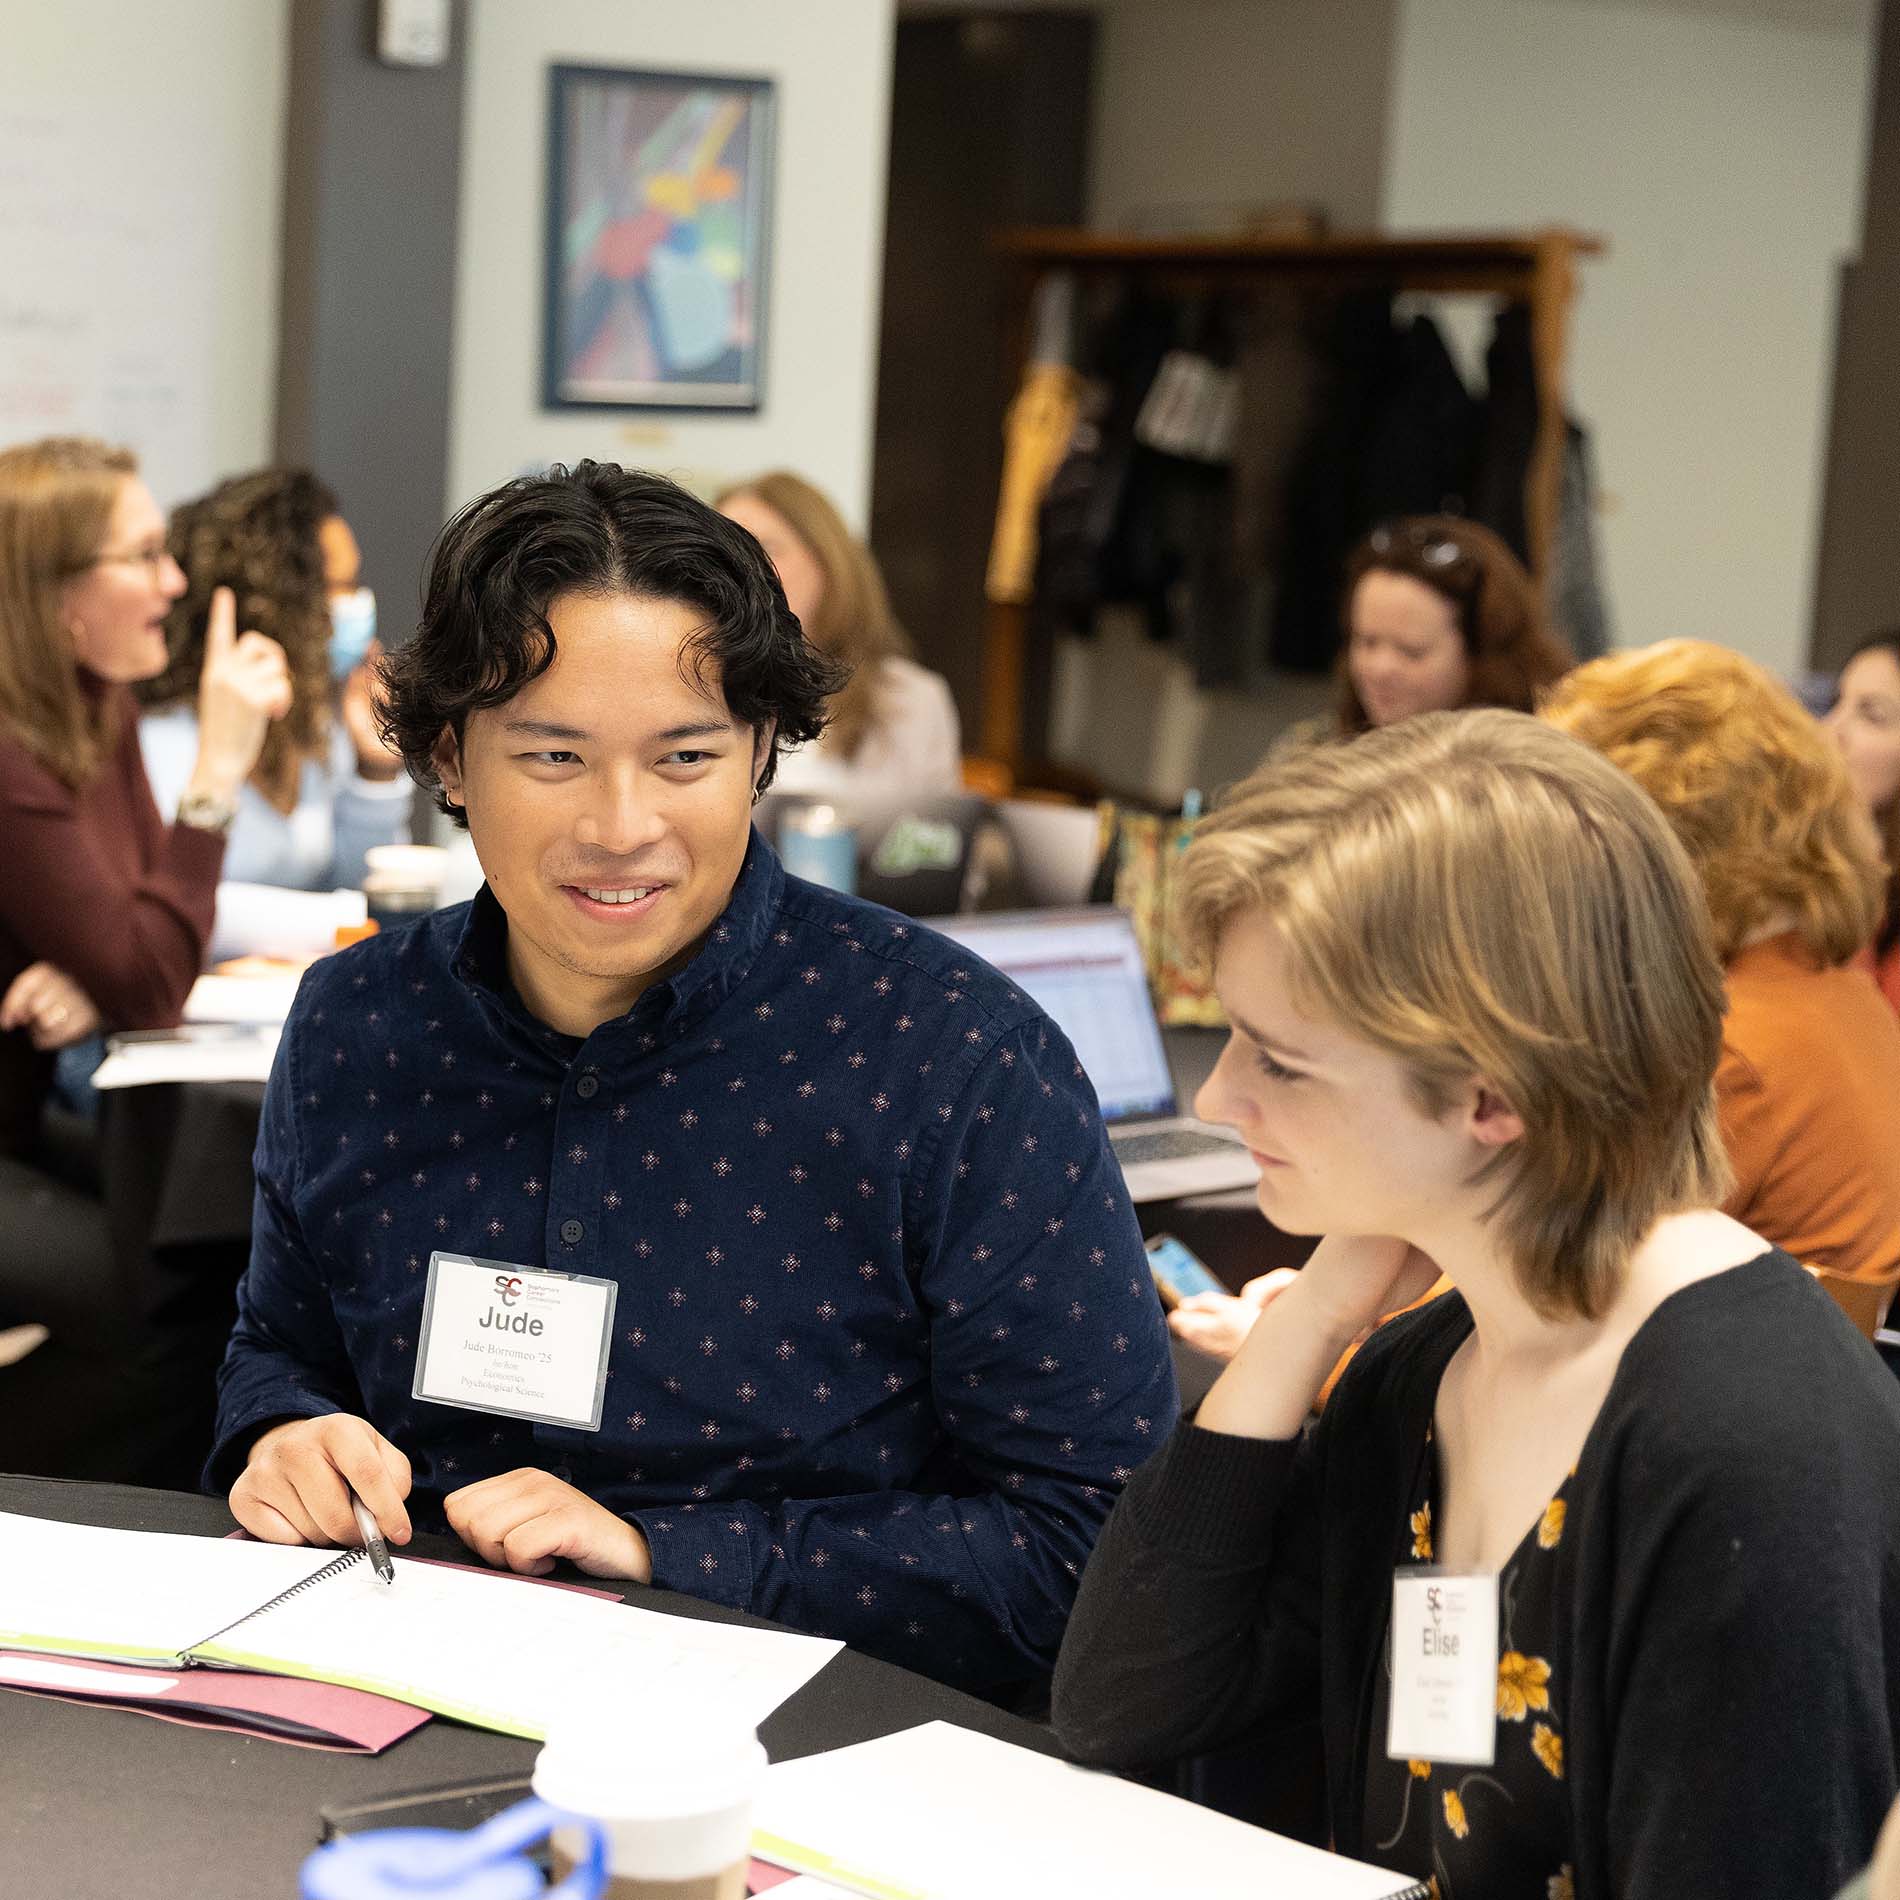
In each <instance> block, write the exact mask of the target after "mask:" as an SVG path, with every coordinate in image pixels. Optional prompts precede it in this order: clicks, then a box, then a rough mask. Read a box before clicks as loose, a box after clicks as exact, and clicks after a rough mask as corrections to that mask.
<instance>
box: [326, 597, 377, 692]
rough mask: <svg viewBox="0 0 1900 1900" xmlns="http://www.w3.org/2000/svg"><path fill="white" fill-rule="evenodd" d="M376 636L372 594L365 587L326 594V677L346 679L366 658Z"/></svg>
mask: <svg viewBox="0 0 1900 1900" xmlns="http://www.w3.org/2000/svg"><path fill="white" fill-rule="evenodd" d="M375 638H376V596H375V594H374V593H373V592H372V591H371V590H370V589H369V588H367V587H353V588H351V589H350V591H349V592H348V593H347V594H332V595H331V596H330V676H331V678H333V679H338V680H346V679H348V678H349V676H350V675H351V674H352V673H354V672H355V671H356V669H357V668H358V667H359V666H361V665H362V664H363V662H364V660H366V659H367V658H368V657H369V650H370V645H371V643H372V642H373V641H374V640H375Z"/></svg>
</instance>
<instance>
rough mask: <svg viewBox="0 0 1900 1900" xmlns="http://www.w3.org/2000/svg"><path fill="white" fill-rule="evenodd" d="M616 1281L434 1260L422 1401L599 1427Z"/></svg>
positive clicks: (425, 1315)
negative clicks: (426, 1400)
mask: <svg viewBox="0 0 1900 1900" xmlns="http://www.w3.org/2000/svg"><path fill="white" fill-rule="evenodd" d="M619 1295H620V1288H619V1287H618V1286H617V1285H616V1284H615V1283H614V1282H613V1281H612V1280H597V1279H591V1278H589V1277H587V1276H585V1275H583V1274H576V1273H547V1272H544V1271H541V1270H539V1269H537V1268H534V1267H517V1266H511V1265H510V1264H509V1263H508V1262H507V1261H505V1260H478V1259H476V1258H475V1257H474V1256H473V1255H470V1254H460V1253H432V1254H431V1255H430V1256H429V1290H428V1294H427V1296H426V1298H425V1300H424V1303H423V1308H422V1336H421V1338H420V1340H419V1341H418V1343H417V1346H416V1378H415V1383H414V1384H413V1385H412V1386H411V1387H410V1388H409V1390H410V1393H411V1395H412V1396H413V1397H415V1398H418V1399H428V1400H429V1401H430V1402H431V1403H432V1404H435V1405H459V1406H462V1407H463V1408H464V1409H465V1410H467V1411H471V1412H499V1413H501V1414H503V1415H504V1416H506V1417H508V1418H531V1419H534V1420H536V1421H537V1422H538V1423H540V1424H543V1425H573V1426H577V1427H579V1429H580V1430H582V1431H585V1432H597V1431H599V1430H600V1414H601V1408H602V1406H603V1405H604V1404H605V1402H606V1395H607V1351H608V1348H609V1346H610V1345H611V1344H612V1342H613V1329H614V1302H615V1301H616V1300H617V1299H618V1298H619Z"/></svg>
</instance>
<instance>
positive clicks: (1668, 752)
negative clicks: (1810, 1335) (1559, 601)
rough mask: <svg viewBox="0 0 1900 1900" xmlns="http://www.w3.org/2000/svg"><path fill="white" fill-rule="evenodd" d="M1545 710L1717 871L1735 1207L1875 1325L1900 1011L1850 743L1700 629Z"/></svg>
mask: <svg viewBox="0 0 1900 1900" xmlns="http://www.w3.org/2000/svg"><path fill="white" fill-rule="evenodd" d="M1543 710H1544V716H1545V718H1547V719H1548V720H1549V721H1550V722H1551V723H1552V724H1553V725H1557V726H1560V727H1562V728H1563V729H1564V730H1565V731H1566V732H1571V733H1574V734H1575V735H1576V736H1577V737H1578V738H1580V739H1582V740H1584V741H1585V742H1586V743H1587V744H1590V745H1592V746H1594V747H1596V749H1597V750H1598V751H1599V752H1602V753H1603V754H1604V755H1605V756H1606V757H1607V758H1609V759H1610V760H1611V762H1612V763H1613V764H1616V765H1619V766H1621V767H1622V768H1623V770H1624V771H1626V772H1628V773H1629V775H1630V776H1631V777H1632V778H1634V779H1635V781H1636V782H1637V784H1639V785H1640V786H1642V788H1643V789H1644V790H1645V791H1646V792H1648V793H1649V795H1650V796H1651V797H1652V798H1653V799H1655V801H1656V802H1657V804H1658V805H1660V806H1661V807H1662V809H1663V813H1664V815H1665V816H1666V817H1667V818H1668V819H1669V822H1670V824H1671V825H1672V826H1673V827H1674V828H1675V831H1676V835H1677V836H1678V837H1680V838H1681V840H1682V842H1683V844H1684V846H1685V847H1686V848H1687V849H1688V853H1689V857H1690V859H1691V861H1692V862H1693V863H1694V865H1695V867H1696V869H1697V871H1698V872H1699V873H1700V874H1701V877H1702V886H1703V890H1704V892H1705V893H1706V895H1707V898H1708V904H1709V914H1710V917H1711V918H1712V920H1713V922H1714V926H1715V942H1716V950H1717V953H1718V954H1719V955H1720V957H1721V959H1722V963H1723V966H1724V973H1725V977H1726V981H1727V990H1728V1013H1727V1016H1726V1018H1725V1019H1724V1023H1723V1032H1722V1061H1721V1066H1720V1067H1719V1068H1718V1070H1717V1071H1716V1100H1717V1103H1718V1105H1719V1107H1720V1110H1721V1116H1722V1133H1723V1137H1724V1139H1725V1141H1726V1144H1727V1147H1728V1154H1729V1160H1730V1162H1731V1163H1732V1164H1733V1166H1734V1170H1735V1186H1734V1189H1733V1191H1732V1192H1731V1194H1730V1195H1729V1198H1728V1200H1727V1202H1726V1203H1725V1205H1726V1206H1727V1208H1728V1211H1729V1212H1730V1213H1731V1214H1733V1215H1734V1216H1735V1218H1736V1219H1737V1220H1740V1221H1745V1222H1746V1223H1747V1224H1748V1225H1749V1226H1750V1227H1753V1228H1754V1229H1755V1230H1756V1231H1757V1232H1758V1233H1761V1234H1763V1235H1765V1236H1766V1237H1767V1238H1768V1239H1769V1240H1772V1241H1773V1242H1774V1243H1775V1244H1776V1245H1777V1246H1780V1247H1784V1248H1786V1249H1787V1251H1788V1252H1789V1253H1791V1254H1793V1255H1794V1256H1795V1258H1796V1259H1798V1260H1800V1261H1801V1262H1802V1263H1803V1264H1804V1265H1806V1266H1809V1267H1812V1268H1815V1269H1817V1270H1820V1272H1821V1277H1822V1278H1823V1280H1824V1281H1825V1282H1826V1284H1827V1286H1828V1290H1829V1291H1830V1292H1832V1293H1833V1294H1834V1296H1835V1298H1836V1299H1837V1300H1839V1301H1840V1303H1841V1305H1842V1306H1843V1307H1845V1308H1846V1309H1847V1311H1848V1313H1849V1314H1850V1316H1851V1317H1853V1318H1854V1319H1855V1320H1856V1321H1857V1322H1858V1323H1859V1324H1860V1326H1861V1327H1862V1328H1863V1330H1865V1331H1867V1332H1869V1333H1871V1332H1872V1331H1873V1330H1874V1327H1875V1325H1876V1324H1877V1323H1878V1320H1879V1316H1880V1315H1881V1314H1882V1313H1883V1312H1884V1311H1885V1308H1886V1305H1887V1302H1888V1300H1889V1299H1890V1298H1891V1296H1892V1292H1893V1287H1894V1283H1895V1281H1896V1280H1900V1116H1897V1115H1896V1114H1895V1112H1894V1109H1895V1104H1896V1103H1900V1022H1896V1020H1895V1018H1894V1015H1893V1012H1892V1011H1891V1010H1890V1009H1889V1008H1888V1007H1887V1005H1886V1003H1885V1002H1884V1001H1883V1000H1882V998H1881V995H1880V992H1879V991H1878V990H1877V989H1876V988H1875V987H1874V985H1873V982H1872V981H1871V979H1870V978H1869V977H1868V975H1867V973H1866V971H1865V970H1864V968H1861V967H1858V965H1859V964H1860V963H1861V962H1862V961H1863V958H1862V953H1863V952H1864V951H1865V950H1866V948H1867V946H1868V944H1869V943H1871V942H1872V940H1873V936H1874V932H1875V929H1876V928H1877V926H1878V924H1879V922H1880V916H1881V908H1882V903H1883V900H1884V897H1885V892H1886V884H1887V878H1886V872H1885V870H1884V869H1883V867H1882V864H1881V857H1880V844H1879V840H1878V838H1877V837H1876V836H1875V833H1874V827H1873V823H1872V821H1871V819H1870V818H1869V817H1868V815H1867V812H1866V810H1865V808H1864V806H1863V805H1862V803H1861V800H1860V799H1859V798H1858V797H1856V795H1855V792H1854V787H1853V784H1852V781H1851V780H1850V778H1849V776H1848V770H1847V766H1846V764H1845V763H1844V762H1843V759H1842V757H1841V754H1840V752H1839V750H1838V749H1837V748H1836V747H1835V746H1834V745H1832V744H1830V743H1829V741H1828V739H1827V736H1826V734H1825V733H1823V732H1822V731H1821V729H1820V728H1819V727H1818V726H1817V725H1816V724H1815V722H1814V721H1813V720H1812V719H1811V718H1810V717H1809V716H1808V714H1807V713H1806V712H1805V711H1804V710H1803V709H1802V708H1801V706H1800V705H1799V704H1798V702H1797V701H1796V700H1795V698H1794V696H1793V694H1791V693H1790V692H1788V691H1787V690H1786V688H1784V687H1783V686H1781V685H1780V684H1779V683H1778V682H1776V681H1775V680H1774V679H1772V678H1771V677H1770V676H1769V675H1768V674H1767V673H1765V672H1764V671H1763V670H1762V669H1761V668H1760V667H1758V666H1756V665H1755V664H1754V663H1753V662H1752V661H1749V660H1745V659H1743V658H1742V656H1741V655H1740V654H1738V653H1732V652H1730V651H1729V650H1728V649H1727V648H1726V647H1718V646H1710V645H1705V644H1703V643H1702V642H1700V641H1694V640H1669V641H1665V642H1663V644H1662V645H1660V646H1653V647H1648V648H1645V649H1643V650H1642V651H1640V652H1633V653H1617V654H1611V655H1610V656H1608V657H1607V658H1604V659H1601V660H1592V661H1591V662H1590V663H1589V664H1588V665H1587V666H1581V667H1579V668H1578V669H1577V670H1576V671H1575V672H1574V673H1572V674H1570V676H1569V677H1568V678H1567V679H1565V680H1564V681H1563V682H1562V684H1561V685H1559V686H1558V687H1557V689H1556V691H1555V692H1554V693H1553V694H1552V695H1551V697H1550V699H1549V701H1548V702H1547V704H1546V705H1545V707H1544V709H1543Z"/></svg>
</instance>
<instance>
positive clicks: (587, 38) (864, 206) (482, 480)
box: [448, 0, 893, 524]
mask: <svg viewBox="0 0 1900 1900" xmlns="http://www.w3.org/2000/svg"><path fill="white" fill-rule="evenodd" d="M892 25H893V8H892V4H891V0H798V4H797V5H795V6H788V5H784V4H781V3H780V0H694V4H692V5H690V6H687V5H660V4H640V5H628V4H626V0H472V4H471V7H470V41H469V49H468V102H467V107H466V115H465V117H464V120H463V130H462V213H461V258H460V265H459V270H458V275H457V284H456V320H455V380H454V395H453V401H452V419H451V430H450V453H449V486H450V493H449V496H448V501H449V504H450V505H451V506H453V505H455V504H456V503H458V502H460V501H462V500H464V499H466V498H467V497H468V496H469V495H471V494H474V493H476V492H477V491H479V490H481V489H483V488H486V487H488V486H490V485H491V484H492V483H494V482H497V481H501V480H503V479H505V478H506V477H508V476H510V475H514V474H516V473H518V472H520V470H522V469H523V468H524V467H528V466H540V465H544V464H545V463H547V462H549V461H553V460H560V461H573V460H576V459H578V458H579V457H581V456H587V455H591V456H595V457H599V458H602V459H606V460H612V461H620V462H629V463H638V464H640V465H642V466H645V467H648V468H657V469H661V470H664V471H665V472H667V473H669V474H672V475H675V476H677V477H678V478H679V479H681V480H682V481H685V482H687V483H688V485H689V486H693V487H696V488H699V489H702V490H704V489H708V488H711V487H714V486H717V485H718V484H719V483H721V482H723V481H726V480H729V479H732V478H735V477H738V476H743V475H748V474H753V473H756V472H757V471H758V470H760V469H762V468H766V467H770V466H773V465H775V464H778V463H790V464H791V465H793V466H795V467H796V468H798V469H800V470H801V471H802V472H803V473H805V474H807V475H809V476H810V477H811V478H812V480H814V481H816V482H817V483H818V484H819V485H820V486H821V487H823V488H825V489H827V490H829V491H830V492H831V494H832V495H834V496H835V497H836V499H837V501H838V503H839V505H840V507H841V508H842V509H843V510H844V512H845V514H846V515H847V516H848V517H849V518H850V519H851V520H852V521H853V522H854V523H858V524H862V522H863V520H864V517H865V510H866V506H867V503H868V499H869V493H870V448H871V418H872V403H873V398H874V390H875V376H876V371H877V336H876V316H877V302H878V284H879V275H880V270H881V260H882V256H883V230H884V178H885V166H886V151H887V120H888V115H889V110H890V53H891V32H892ZM556 62H575V63H580V64H593V65H602V66H629V67H639V66H647V67H654V68H659V69H662V70H673V71H690V72H702V71H703V72H730V73H735V74H741V75H748V76H760V75H764V76H770V77H772V78H775V79H776V80H777V81H778V136H777V167H776V181H775V209H774V212H773V230H772V240H771V241H772V282H771V289H770V294H769V298H768V306H767V324H768V337H767V352H768V353H767V359H766V407H765V408H764V409H763V410H762V411H761V413H759V414H757V415H750V416H733V415H719V416H672V415H668V414H665V413H663V412H657V411H651V410H648V411H624V412H615V411H598V410H551V411H544V410H543V409H542V408H541V404H540V383H541V248H542V204H543V197H542V181H543V174H544V172H545V167H546V147H547V128H546V116H547V68H548V66H549V65H550V64H553V63H556Z"/></svg>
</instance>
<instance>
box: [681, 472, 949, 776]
mask: <svg viewBox="0 0 1900 1900" xmlns="http://www.w3.org/2000/svg"><path fill="white" fill-rule="evenodd" d="M716 505H717V507H718V509H719V512H720V513H721V514H723V515H726V516H728V517H729V518H730V519H732V520H734V521H736V522H737V523H738V524H739V525H740V527H742V528H744V529H745V530H746V532H747V533H749V534H750V535H751V536H752V537H753V538H754V539H755V540H756V541H757V542H758V543H759V545H760V546H761V547H762V548H764V550H765V552H766V553H767V555H768V556H770V558H771V561H772V565H773V567H774V568H776V569H777V571H778V577H779V584H780V585H781V586H782V587H783V588H784V589H785V598H786V601H787V603H788V604H789V606H790V607H791V610H792V612H793V613H795V614H796V615H797V616H798V621H799V625H800V626H802V627H803V628H804V630H805V636H806V638H807V639H809V640H810V641H811V643H812V644H813V645H814V646H815V647H817V648H818V650H819V651H820V652H821V653H823V654H825V655H827V656H828V657H829V658H831V659H834V660H842V661H843V662H844V663H845V664H846V665H847V666H849V667H850V668H851V669H852V671H851V678H850V680H849V681H848V682H847V683H846V685H845V686H844V688H843V690H842V691H841V692H840V693H839V694H838V696H837V697H836V699H835V700H833V702H832V708H831V723H830V725H829V726H828V727H827V728H826V729H825V732H824V735H823V736H822V737H821V738H819V739H818V740H816V741H815V742H814V743H812V744H811V745H808V746H802V747H800V748H799V749H798V750H797V751H793V752H786V753H783V754H782V755H781V756H780V758H779V768H778V779H777V782H776V784H775V785H774V787H773V789H774V790H775V791H779V792H798V793H810V794H812V795H814V796H822V797H832V798H842V799H847V800H849V799H858V800H862V801H864V802H867V803H873V804H876V803H889V802H891V801H892V800H895V799H903V798H914V797H930V796H936V795H939V794H943V793H948V792H954V791H956V790H957V789H958V788H959V787H960V786H961V784H962V782H963V762H962V750H961V734H960V729H959V727H958V724H957V708H956V702H955V700H953V699H952V698H951V696H950V687H949V684H948V682H946V681H945V680H944V678H943V677H942V675H941V674H937V673H932V672H930V671H929V670H928V669H927V668H925V667H921V666H919V665H918V664H917V662H916V660H915V659H914V658H912V656H911V644H910V639H909V637H908V635H906V633H905V632H904V629H903V628H902V627H901V626H900V625H899V624H898V621H897V616H896V614H895V613H893V612H892V610H891V599H890V595H889V593H888V592H886V590H885V586H884V576H883V575H882V574H881V573H879V571H878V565H877V561H876V559H875V557H874V556H873V555H872V553H871V550H870V549H869V548H868V547H866V546H865V544H864V543H863V542H862V541H860V540H859V539H858V537H857V536H856V535H854V534H853V533H852V532H851V530H850V529H849V528H848V527H847V526H846V525H845V522H844V517H843V516H842V515H840V514H839V513H838V511H837V509H836V508H835V507H833V506H832V504H831V502H830V500H829V499H828V498H827V497H826V496H825V495H824V494H823V492H822V491H820V490H819V489H817V488H815V487H813V486H812V484H811V483H810V482H808V481H806V480H805V479H804V477H803V476H800V475H793V474H790V473H788V472H787V471H785V470H783V469H778V470H775V471H773V472H772V473H771V474H767V475H760V476H757V477H755V478H754V479H753V480H751V481H749V482H742V483H740V484H739V485H738V486H737V487H736V488H729V489H727V490H726V492H725V493H724V494H723V495H721V496H720V497H719V500H718V502H717V504H716Z"/></svg>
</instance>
